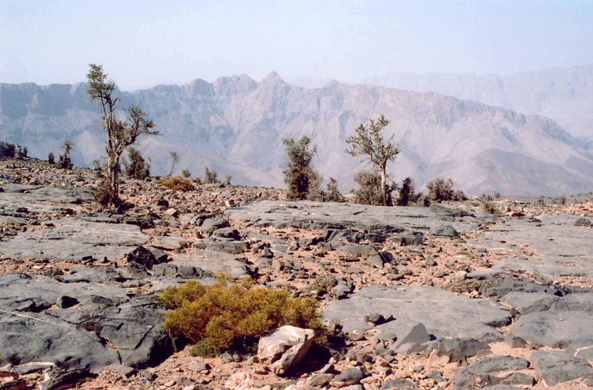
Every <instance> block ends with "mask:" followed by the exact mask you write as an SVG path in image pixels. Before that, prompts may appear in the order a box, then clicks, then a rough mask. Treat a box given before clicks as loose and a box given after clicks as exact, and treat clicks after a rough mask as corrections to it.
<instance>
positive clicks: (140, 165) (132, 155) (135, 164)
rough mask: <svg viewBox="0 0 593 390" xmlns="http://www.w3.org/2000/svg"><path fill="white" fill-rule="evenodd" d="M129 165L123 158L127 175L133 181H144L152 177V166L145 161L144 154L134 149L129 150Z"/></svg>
mask: <svg viewBox="0 0 593 390" xmlns="http://www.w3.org/2000/svg"><path fill="white" fill-rule="evenodd" d="M128 158H129V159H130V162H129V163H128V162H127V161H126V160H125V159H124V158H123V157H122V162H123V165H124V167H125V172H126V175H127V176H128V177H130V178H132V179H137V180H144V179H146V178H147V177H149V176H150V164H148V163H147V162H146V160H144V157H142V153H140V151H139V150H138V149H135V148H133V147H131V146H130V147H129V148H128Z"/></svg>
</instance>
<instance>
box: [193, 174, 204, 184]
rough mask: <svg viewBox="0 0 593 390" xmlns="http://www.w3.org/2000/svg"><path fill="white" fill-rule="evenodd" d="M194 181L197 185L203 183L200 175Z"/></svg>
mask: <svg viewBox="0 0 593 390" xmlns="http://www.w3.org/2000/svg"><path fill="white" fill-rule="evenodd" d="M193 181H194V183H196V185H197V186H201V185H202V184H203V183H202V178H201V177H200V176H196V177H194V179H193Z"/></svg>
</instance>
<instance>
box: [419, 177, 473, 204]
mask: <svg viewBox="0 0 593 390" xmlns="http://www.w3.org/2000/svg"><path fill="white" fill-rule="evenodd" d="M426 188H427V189H428V197H429V198H430V200H432V201H434V202H443V201H450V200H454V201H463V200H466V199H467V197H466V196H465V194H464V193H463V191H460V190H457V191H453V180H451V179H446V180H445V179H443V178H442V177H437V178H436V179H434V180H431V181H429V182H428V183H427V184H426Z"/></svg>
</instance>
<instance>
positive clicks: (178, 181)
mask: <svg viewBox="0 0 593 390" xmlns="http://www.w3.org/2000/svg"><path fill="white" fill-rule="evenodd" d="M159 187H167V188H169V189H171V190H174V191H192V190H193V189H194V185H193V184H192V183H191V181H190V180H187V179H184V178H182V177H181V176H174V177H165V178H164V179H161V181H160V183H159Z"/></svg>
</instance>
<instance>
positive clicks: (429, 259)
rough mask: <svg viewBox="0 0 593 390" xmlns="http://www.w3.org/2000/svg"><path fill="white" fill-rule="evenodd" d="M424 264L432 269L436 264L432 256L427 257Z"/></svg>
mask: <svg viewBox="0 0 593 390" xmlns="http://www.w3.org/2000/svg"><path fill="white" fill-rule="evenodd" d="M424 264H426V265H427V266H429V267H434V266H435V265H437V262H436V261H435V260H434V258H433V257H432V256H428V257H427V258H426V261H425V262H424Z"/></svg>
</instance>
